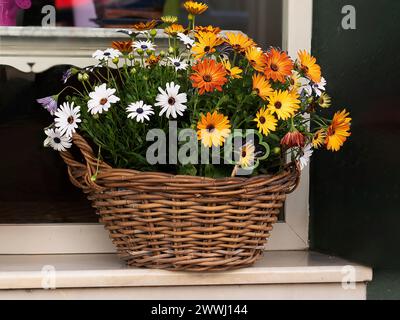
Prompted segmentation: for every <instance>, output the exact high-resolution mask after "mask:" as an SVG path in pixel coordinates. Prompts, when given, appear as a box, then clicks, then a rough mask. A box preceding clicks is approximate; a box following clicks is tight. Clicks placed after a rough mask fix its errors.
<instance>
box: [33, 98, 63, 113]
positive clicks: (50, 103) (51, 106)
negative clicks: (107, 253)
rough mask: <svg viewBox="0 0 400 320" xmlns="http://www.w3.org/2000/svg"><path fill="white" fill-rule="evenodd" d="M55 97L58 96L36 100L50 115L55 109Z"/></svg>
mask: <svg viewBox="0 0 400 320" xmlns="http://www.w3.org/2000/svg"><path fill="white" fill-rule="evenodd" d="M57 99H58V96H49V97H44V98H41V99H37V100H36V101H37V102H38V103H40V104H41V105H42V107H43V108H45V109H46V110H47V111H48V112H50V114H51V115H54V113H55V112H56V110H57Z"/></svg>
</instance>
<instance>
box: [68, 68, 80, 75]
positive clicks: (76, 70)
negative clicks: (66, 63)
mask: <svg viewBox="0 0 400 320" xmlns="http://www.w3.org/2000/svg"><path fill="white" fill-rule="evenodd" d="M70 70H71V74H77V73H78V72H79V70H78V69H76V68H71V69H70Z"/></svg>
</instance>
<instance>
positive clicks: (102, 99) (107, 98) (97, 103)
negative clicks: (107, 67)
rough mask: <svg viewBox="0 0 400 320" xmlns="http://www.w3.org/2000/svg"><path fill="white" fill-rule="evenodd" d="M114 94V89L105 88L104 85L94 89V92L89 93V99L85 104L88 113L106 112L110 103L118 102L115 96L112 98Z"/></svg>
mask: <svg viewBox="0 0 400 320" xmlns="http://www.w3.org/2000/svg"><path fill="white" fill-rule="evenodd" d="M114 93H115V89H110V88H107V87H106V84H105V83H103V84H102V85H100V86H97V87H95V88H94V91H93V92H90V93H89V97H90V98H91V99H90V100H89V101H88V103H87V106H88V109H89V112H90V113H91V114H97V113H103V111H108V109H110V107H111V104H112V103H116V102H118V101H119V100H120V99H119V98H118V97H117V96H114Z"/></svg>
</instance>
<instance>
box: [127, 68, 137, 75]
mask: <svg viewBox="0 0 400 320" xmlns="http://www.w3.org/2000/svg"><path fill="white" fill-rule="evenodd" d="M129 72H130V74H136V73H137V70H136V68H132V69H131V70H130V71H129Z"/></svg>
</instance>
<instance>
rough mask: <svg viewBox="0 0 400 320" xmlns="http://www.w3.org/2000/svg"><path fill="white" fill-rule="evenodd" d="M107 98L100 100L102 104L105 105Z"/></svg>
mask: <svg viewBox="0 0 400 320" xmlns="http://www.w3.org/2000/svg"><path fill="white" fill-rule="evenodd" d="M107 101H108V100H107V98H102V99H101V100H100V104H101V105H102V106H104V105H105V104H106V103H107Z"/></svg>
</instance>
